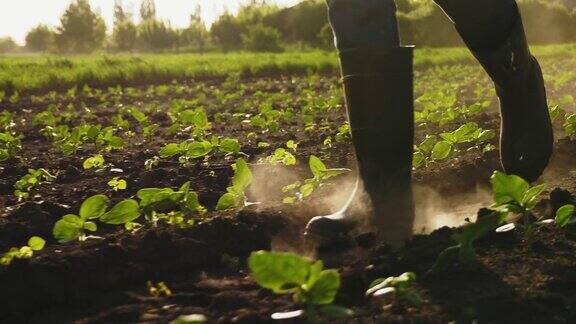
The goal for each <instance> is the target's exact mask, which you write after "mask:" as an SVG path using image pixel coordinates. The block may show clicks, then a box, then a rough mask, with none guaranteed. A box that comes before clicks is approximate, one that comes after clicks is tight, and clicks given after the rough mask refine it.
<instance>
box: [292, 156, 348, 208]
mask: <svg viewBox="0 0 576 324" xmlns="http://www.w3.org/2000/svg"><path fill="white" fill-rule="evenodd" d="M308 165H309V167H310V171H311V172H312V175H313V177H312V178H310V179H306V180H304V183H302V182H300V181H296V182H294V183H292V184H289V185H287V186H285V187H283V188H282V192H285V193H289V192H294V196H287V197H284V199H283V202H284V203H285V204H294V203H295V202H296V201H302V200H303V199H305V198H307V197H309V196H310V195H312V193H313V192H314V191H315V190H316V189H317V188H319V187H321V186H322V185H323V184H325V183H326V181H327V180H329V179H331V178H334V177H337V176H339V175H342V174H344V173H348V172H350V169H344V168H338V169H329V168H328V167H327V166H326V165H325V164H324V162H322V160H320V159H319V158H318V157H316V156H314V155H312V156H310V159H309V161H308Z"/></svg>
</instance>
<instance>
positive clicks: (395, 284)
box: [366, 272, 422, 307]
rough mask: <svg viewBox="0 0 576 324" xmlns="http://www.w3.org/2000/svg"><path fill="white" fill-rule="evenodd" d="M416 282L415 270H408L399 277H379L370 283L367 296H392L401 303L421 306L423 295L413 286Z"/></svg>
mask: <svg viewBox="0 0 576 324" xmlns="http://www.w3.org/2000/svg"><path fill="white" fill-rule="evenodd" d="M415 282H416V274H414V273H413V272H406V273H403V274H402V275H400V276H398V277H388V278H379V279H376V280H374V281H373V282H372V283H371V284H370V287H369V289H368V290H367V291H366V296H373V297H378V298H382V297H384V298H385V297H387V296H392V297H393V300H396V301H397V302H399V303H400V304H403V305H408V306H410V307H420V305H422V297H420V295H419V294H418V293H417V292H416V291H415V290H414V289H413V288H412V285H413V284H414V283H415Z"/></svg>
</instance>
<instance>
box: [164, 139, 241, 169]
mask: <svg viewBox="0 0 576 324" xmlns="http://www.w3.org/2000/svg"><path fill="white" fill-rule="evenodd" d="M213 152H220V153H223V154H237V153H240V142H239V141H238V140H237V139H234V138H224V139H222V140H220V139H219V138H217V137H212V139H211V140H210V141H207V140H199V141H196V140H191V141H186V142H182V143H170V144H167V145H166V146H164V147H163V148H162V149H161V150H160V152H159V153H158V155H159V156H160V157H161V158H169V157H173V156H180V158H179V160H180V162H181V163H187V162H189V161H190V160H194V159H199V158H206V157H208V156H209V155H210V154H211V153H213Z"/></svg>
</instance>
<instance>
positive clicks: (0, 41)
mask: <svg viewBox="0 0 576 324" xmlns="http://www.w3.org/2000/svg"><path fill="white" fill-rule="evenodd" d="M17 50H18V44H16V42H15V41H14V39H12V37H3V38H0V54H7V53H14V52H16V51H17Z"/></svg>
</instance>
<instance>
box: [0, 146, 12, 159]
mask: <svg viewBox="0 0 576 324" xmlns="http://www.w3.org/2000/svg"><path fill="white" fill-rule="evenodd" d="M9 157H10V153H8V150H5V149H0V162H3V161H6V160H8V158H9Z"/></svg>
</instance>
